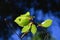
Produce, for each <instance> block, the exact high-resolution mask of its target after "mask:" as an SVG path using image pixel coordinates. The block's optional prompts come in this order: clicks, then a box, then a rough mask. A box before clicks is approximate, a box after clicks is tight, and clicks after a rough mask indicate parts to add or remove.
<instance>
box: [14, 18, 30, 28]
mask: <svg viewBox="0 0 60 40" xmlns="http://www.w3.org/2000/svg"><path fill="white" fill-rule="evenodd" d="M15 22H16V23H17V24H18V25H19V26H21V27H23V26H26V25H27V24H28V23H29V22H30V20H29V18H28V17H23V18H21V19H20V18H17V19H16V20H15Z"/></svg>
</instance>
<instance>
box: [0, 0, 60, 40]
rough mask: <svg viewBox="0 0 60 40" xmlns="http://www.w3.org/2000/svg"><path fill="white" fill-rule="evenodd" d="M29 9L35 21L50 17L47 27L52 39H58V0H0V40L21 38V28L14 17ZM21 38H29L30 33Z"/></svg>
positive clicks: (59, 27)
mask: <svg viewBox="0 0 60 40" xmlns="http://www.w3.org/2000/svg"><path fill="white" fill-rule="evenodd" d="M27 11H29V12H30V13H31V16H36V18H35V20H34V21H35V22H42V21H43V20H46V19H52V20H53V23H52V25H51V26H50V27H49V28H48V29H47V31H49V32H50V34H51V36H52V37H53V38H55V39H54V40H60V0H0V40H21V39H20V35H21V30H20V29H21V28H20V27H19V26H18V25H17V24H16V23H14V19H15V18H16V17H17V16H19V15H21V14H24V13H26V12H27ZM22 40H31V34H28V35H26V36H25V37H24V38H23V39H22Z"/></svg>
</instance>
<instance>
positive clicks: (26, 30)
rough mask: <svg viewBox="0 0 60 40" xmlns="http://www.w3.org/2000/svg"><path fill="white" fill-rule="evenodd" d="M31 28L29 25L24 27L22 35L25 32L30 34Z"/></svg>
mask: <svg viewBox="0 0 60 40" xmlns="http://www.w3.org/2000/svg"><path fill="white" fill-rule="evenodd" d="M30 27H31V26H29V25H27V26H24V27H23V29H22V33H24V32H28V31H29V29H30Z"/></svg>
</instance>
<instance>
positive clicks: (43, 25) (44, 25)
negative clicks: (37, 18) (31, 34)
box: [41, 19, 52, 28]
mask: <svg viewBox="0 0 60 40" xmlns="http://www.w3.org/2000/svg"><path fill="white" fill-rule="evenodd" d="M51 24H52V20H51V19H47V20H45V21H44V22H42V23H41V25H42V27H45V28H47V27H49V26H51Z"/></svg>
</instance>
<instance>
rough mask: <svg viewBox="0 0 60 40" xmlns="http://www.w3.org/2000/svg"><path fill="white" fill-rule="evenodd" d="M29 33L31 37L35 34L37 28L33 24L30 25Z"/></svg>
mask: <svg viewBox="0 0 60 40" xmlns="http://www.w3.org/2000/svg"><path fill="white" fill-rule="evenodd" d="M31 32H32V34H33V35H34V34H35V33H36V32H37V28H36V26H35V25H34V24H32V28H31Z"/></svg>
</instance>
